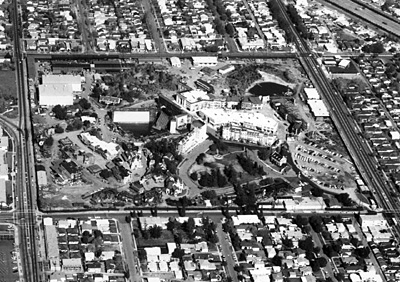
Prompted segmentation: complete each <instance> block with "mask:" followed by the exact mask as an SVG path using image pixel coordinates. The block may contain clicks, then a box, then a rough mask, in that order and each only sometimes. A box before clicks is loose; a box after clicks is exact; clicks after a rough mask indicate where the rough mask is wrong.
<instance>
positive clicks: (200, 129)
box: [178, 120, 208, 155]
mask: <svg viewBox="0 0 400 282" xmlns="http://www.w3.org/2000/svg"><path fill="white" fill-rule="evenodd" d="M207 137H208V135H207V126H206V124H205V123H204V122H202V121H201V120H195V121H193V122H192V124H191V129H190V132H189V133H188V134H187V135H186V136H185V137H184V138H183V139H181V140H180V141H179V143H178V152H179V153H180V154H183V155H185V154H187V153H189V152H190V151H191V150H193V149H194V148H195V147H196V146H197V145H199V144H201V143H202V142H203V141H205V140H206V139H207Z"/></svg>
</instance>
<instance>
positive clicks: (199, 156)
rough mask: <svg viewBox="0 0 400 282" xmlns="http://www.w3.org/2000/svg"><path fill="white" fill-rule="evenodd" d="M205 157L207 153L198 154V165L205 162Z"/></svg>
mask: <svg viewBox="0 0 400 282" xmlns="http://www.w3.org/2000/svg"><path fill="white" fill-rule="evenodd" d="M205 157H206V154H204V153H201V154H200V155H198V156H197V158H196V163H197V164H198V165H201V164H203V162H204V158H205Z"/></svg>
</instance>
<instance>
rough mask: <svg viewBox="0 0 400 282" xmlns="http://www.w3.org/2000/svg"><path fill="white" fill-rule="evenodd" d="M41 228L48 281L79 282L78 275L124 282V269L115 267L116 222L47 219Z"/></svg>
mask: <svg viewBox="0 0 400 282" xmlns="http://www.w3.org/2000/svg"><path fill="white" fill-rule="evenodd" d="M43 226H44V239H45V250H46V258H47V263H46V266H45V267H46V269H47V270H48V271H49V273H50V272H51V274H49V275H50V281H54V282H58V281H60V282H61V281H65V280H66V279H67V280H68V281H81V280H80V279H79V278H80V277H81V276H79V274H86V276H91V275H95V276H96V277H98V278H97V280H94V281H125V280H124V277H123V271H124V269H122V268H120V267H116V265H115V263H114V262H115V260H114V258H115V257H116V256H118V255H120V254H121V252H122V248H121V244H122V243H121V238H120V235H119V230H118V227H117V222H116V220H113V219H92V220H81V221H77V220H75V219H59V220H55V219H53V218H48V217H47V218H43ZM100 249H101V252H99V250H100ZM118 277H120V278H123V279H122V280H121V279H119V278H118Z"/></svg>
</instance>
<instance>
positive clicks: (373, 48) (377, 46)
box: [361, 42, 385, 54]
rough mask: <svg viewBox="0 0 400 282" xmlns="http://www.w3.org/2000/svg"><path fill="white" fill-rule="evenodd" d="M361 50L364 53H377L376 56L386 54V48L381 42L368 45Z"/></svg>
mask: <svg viewBox="0 0 400 282" xmlns="http://www.w3.org/2000/svg"><path fill="white" fill-rule="evenodd" d="M361 50H362V51H363V52H364V53H375V54H381V53H383V52H385V47H383V44H382V43H381V42H375V43H372V44H366V45H364V46H363V47H362V48H361Z"/></svg>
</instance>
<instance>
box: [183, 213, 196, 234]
mask: <svg viewBox="0 0 400 282" xmlns="http://www.w3.org/2000/svg"><path fill="white" fill-rule="evenodd" d="M185 225H186V226H185V231H186V233H190V234H192V233H193V232H194V231H195V228H196V223H195V222H194V219H193V217H189V218H188V220H187V221H186V224H185Z"/></svg>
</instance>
